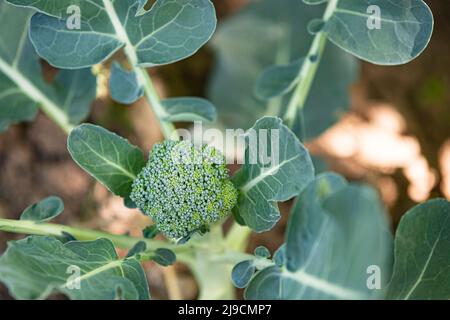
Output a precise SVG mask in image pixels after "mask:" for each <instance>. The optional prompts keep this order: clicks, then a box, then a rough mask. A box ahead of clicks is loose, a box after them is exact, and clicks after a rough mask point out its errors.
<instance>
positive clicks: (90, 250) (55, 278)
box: [0, 236, 150, 300]
mask: <svg viewBox="0 0 450 320" xmlns="http://www.w3.org/2000/svg"><path fill="white" fill-rule="evenodd" d="M78 272H79V273H78ZM0 280H1V281H2V282H3V283H5V284H6V286H7V287H8V288H9V290H10V293H11V294H12V296H13V297H15V298H16V299H44V298H46V297H48V296H49V295H50V294H52V293H54V292H60V293H63V294H65V295H67V296H68V297H69V298H71V299H79V300H81V299H82V300H89V299H90V300H94V299H95V300H109V299H116V298H121V299H127V300H128V299H130V300H137V299H144V300H147V299H149V298H150V294H149V291H148V286H147V279H146V277H145V273H144V270H143V269H142V266H141V265H140V262H139V261H138V260H137V259H136V258H135V257H128V258H125V259H120V258H119V257H118V256H117V253H116V251H115V249H114V246H113V244H112V242H111V241H110V240H107V239H98V240H95V241H86V242H81V241H70V242H67V243H65V244H63V243H62V242H60V241H59V240H56V239H55V238H52V237H44V236H30V237H28V238H26V239H23V240H19V241H12V242H9V243H8V249H7V250H6V252H5V254H3V256H2V257H1V258H0ZM118 295H119V296H118Z"/></svg>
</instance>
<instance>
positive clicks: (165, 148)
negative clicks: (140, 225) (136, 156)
mask: <svg viewBox="0 0 450 320" xmlns="http://www.w3.org/2000/svg"><path fill="white" fill-rule="evenodd" d="M130 198H131V199H132V200H133V201H134V203H135V204H136V206H137V207H138V208H139V209H141V210H142V211H143V212H144V214H146V215H149V216H150V217H151V218H152V219H153V221H154V222H155V223H156V226H157V228H158V230H159V231H161V232H162V233H163V234H164V235H165V236H166V237H169V238H173V239H180V238H186V237H189V236H190V235H191V234H192V233H194V232H196V231H199V230H203V229H205V228H207V227H208V226H209V225H210V224H211V223H213V222H216V221H218V220H220V219H222V218H224V217H225V216H227V214H228V213H229V212H230V210H231V209H232V208H233V207H234V206H235V205H236V201H237V190H236V189H235V187H234V185H233V184H232V183H231V181H230V180H229V173H228V169H227V167H226V164H225V159H224V156H223V155H222V154H221V153H220V152H219V151H218V150H217V149H215V148H213V147H210V146H207V145H203V146H196V145H194V144H192V143H191V142H188V141H181V142H179V141H165V142H163V143H159V144H156V145H155V146H154V147H153V149H152V151H151V153H150V156H149V160H148V163H147V165H146V166H145V167H144V169H143V170H142V171H141V173H140V174H139V175H138V177H137V178H136V180H135V181H134V182H133V187H132V192H131V195H130Z"/></svg>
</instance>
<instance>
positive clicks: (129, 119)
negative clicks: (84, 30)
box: [0, 0, 450, 299]
mask: <svg viewBox="0 0 450 320" xmlns="http://www.w3.org/2000/svg"><path fill="white" fill-rule="evenodd" d="M214 2H215V6H216V9H217V12H218V16H219V30H220V28H221V27H220V24H222V23H226V21H228V20H229V19H230V18H232V17H234V16H235V15H236V14H238V13H239V12H241V10H243V9H245V7H246V6H247V3H248V2H249V1H248V0H219V1H214ZM426 2H427V3H428V4H429V6H430V7H431V9H432V11H433V13H434V17H435V30H434V34H433V38H432V40H431V43H430V46H429V47H428V48H427V49H426V50H425V52H424V53H423V54H422V55H421V56H420V57H419V58H418V59H416V60H414V61H413V62H411V63H409V64H407V65H404V66H397V67H382V66H374V65H371V64H368V63H361V65H360V70H359V75H358V79H357V81H356V82H355V83H354V84H353V85H352V86H351V88H350V89H349V90H350V97H351V108H350V110H349V111H348V112H346V113H345V114H344V115H343V116H342V117H341V118H340V120H339V121H338V122H337V123H336V124H334V125H333V126H332V127H331V128H329V129H328V130H327V131H325V132H324V133H323V134H321V135H320V136H319V137H317V138H314V139H308V141H307V146H308V148H309V150H310V151H311V152H312V154H313V155H314V156H317V157H319V158H321V159H322V165H324V166H325V165H326V167H327V168H328V169H329V170H334V171H337V172H339V173H341V174H343V175H344V176H345V177H347V178H348V179H349V180H352V181H361V182H366V183H369V184H371V185H373V186H375V187H376V188H377V189H378V190H379V192H380V195H381V198H382V199H383V201H384V204H385V206H386V208H387V211H388V212H389V214H390V215H391V218H392V222H393V228H395V226H396V225H397V224H398V222H399V219H400V218H401V216H402V214H404V213H405V212H406V211H407V210H408V209H409V208H411V207H413V206H414V205H415V204H416V203H418V202H422V201H425V200H427V199H429V198H436V197H444V198H447V199H450V90H449V88H450V41H449V35H450V20H449V19H448V17H449V16H450V1H445V0H427V1H426ZM262 40H263V39H262ZM214 42H215V40H214V39H213V41H212V45H209V46H206V47H204V48H203V49H201V50H200V51H199V53H198V54H196V55H194V56H193V57H191V58H189V59H186V60H184V61H181V62H178V63H175V64H173V65H170V66H163V67H158V68H155V69H152V70H150V73H151V75H152V78H153V79H154V81H155V83H156V85H157V87H158V89H159V91H160V93H161V95H162V96H184V95H189V96H204V97H208V96H209V94H208V92H210V90H211V81H212V80H211V79H212V78H213V77H214V76H213V74H214V70H216V67H215V65H217V59H218V55H217V50H216V51H215V50H214V48H213V47H214ZM42 63H43V65H44V66H45V73H46V75H47V76H48V77H49V78H51V77H52V76H53V75H54V74H55V72H56V71H55V70H53V69H52V68H51V67H49V66H48V65H46V64H45V63H44V62H42ZM96 72H98V73H99V77H98V79H99V80H98V81H99V90H98V99H97V101H96V102H95V104H94V106H93V109H92V114H91V116H90V118H89V121H90V122H94V123H97V124H100V125H102V126H104V127H106V128H108V129H109V130H112V131H115V132H117V133H119V134H121V135H122V136H125V137H127V138H128V139H129V140H130V141H131V142H132V143H135V144H137V145H139V146H141V147H142V148H144V150H146V151H147V150H149V149H150V148H151V146H152V144H153V143H154V142H156V141H159V140H161V139H162V136H161V135H160V133H159V129H158V124H157V122H156V121H155V119H154V117H153V114H152V112H151V110H150V108H149V107H148V105H146V104H145V102H143V101H138V102H137V103H136V104H135V105H133V106H122V105H118V104H115V103H114V102H113V101H111V99H110V98H109V94H108V92H107V85H106V84H107V81H108V71H107V70H106V69H105V70H102V69H100V68H97V70H96ZM230 94H232V93H230ZM221 111H222V110H220V109H219V113H220V112H221ZM254 120H256V118H255V119H254ZM65 140H66V136H65V134H64V133H63V132H62V131H61V130H60V129H59V128H58V127H57V126H56V125H54V124H53V123H52V122H51V121H50V120H48V119H47V118H46V117H45V116H43V115H39V117H38V118H37V120H36V121H35V122H33V123H29V124H20V125H16V126H12V127H11V128H10V129H9V130H8V131H7V132H6V133H4V134H2V135H0V218H11V219H15V218H18V217H19V215H20V213H21V212H22V210H23V209H24V208H26V207H27V206H28V205H30V204H31V203H33V202H36V201H38V200H40V199H42V198H43V197H46V196H48V195H57V196H60V197H61V198H62V199H63V200H64V202H65V208H66V210H65V212H64V214H62V215H61V216H59V217H58V218H57V221H56V222H58V223H63V224H71V225H82V226H86V227H90V228H98V229H103V230H107V231H110V232H114V233H126V232H130V233H131V234H132V235H136V236H140V234H141V230H142V228H143V227H145V226H146V225H148V224H149V220H148V219H147V218H146V217H144V216H143V215H142V214H140V213H139V212H137V211H136V210H130V209H126V208H125V207H124V206H123V204H122V199H120V198H116V197H114V196H111V194H109V192H107V190H106V189H105V188H104V187H103V186H101V185H100V184H98V183H96V182H95V181H94V180H93V179H91V178H90V177H89V176H88V175H87V174H86V173H84V172H83V171H82V170H81V169H79V168H78V167H77V166H76V164H75V163H74V162H73V161H72V160H71V158H70V156H69V154H68V152H67V151H66V141H65ZM231 169H232V170H235V169H236V168H231ZM280 206H281V208H282V211H284V212H287V211H288V210H289V207H290V203H286V204H281V205H280ZM286 218H287V215H286V214H285V215H283V220H282V222H281V223H279V224H278V225H277V227H276V228H275V229H274V230H272V231H271V232H269V233H264V234H260V235H255V236H253V237H252V239H251V243H250V247H249V249H250V250H251V249H252V248H254V247H255V246H256V244H258V245H264V246H266V247H268V248H271V249H274V248H277V247H278V246H279V244H280V243H281V242H282V240H283V233H284V226H285V222H286ZM17 238H20V236H19V235H11V234H5V233H0V252H3V251H4V250H5V248H6V242H7V241H8V240H11V239H17ZM146 272H147V275H148V279H149V283H150V288H151V293H152V295H153V297H154V298H156V299H167V298H188V299H193V298H195V297H196V294H197V292H196V286H195V282H194V280H193V279H192V277H191V275H190V274H189V271H188V270H186V269H185V268H184V267H183V266H176V267H175V268H172V269H169V271H163V270H162V268H160V267H158V266H156V265H153V264H152V263H148V265H146ZM174 274H176V276H175V275H174ZM174 280H176V282H174ZM0 299H9V296H8V294H7V291H6V290H5V288H4V287H1V285H0Z"/></svg>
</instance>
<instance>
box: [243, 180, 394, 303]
mask: <svg viewBox="0 0 450 320" xmlns="http://www.w3.org/2000/svg"><path fill="white" fill-rule="evenodd" d="M388 229H389V228H388V223H387V219H386V215H385V212H384V210H383V208H382V206H381V203H380V201H379V199H378V196H377V194H376V193H375V191H374V190H372V189H370V188H369V187H364V186H356V185H348V184H347V183H346V182H345V180H344V179H343V178H341V177H339V176H337V175H334V174H323V175H320V176H318V177H317V179H316V180H315V181H314V182H312V183H311V184H310V185H309V186H308V187H307V188H306V189H305V190H304V191H303V192H302V193H301V195H300V197H299V198H298V199H297V202H296V204H295V206H294V208H293V210H292V215H291V217H290V220H289V223H288V230H287V233H286V246H284V247H282V250H279V252H278V253H277V255H278V256H279V257H278V258H277V259H275V258H274V260H277V263H276V264H275V263H274V264H272V265H271V266H267V267H265V268H263V270H261V271H260V272H259V273H257V274H256V275H255V276H254V277H253V278H252V280H251V281H250V284H249V286H248V287H247V289H246V292H245V296H246V298H248V299H302V300H303V299H369V298H377V297H379V296H380V294H381V292H382V291H381V290H376V289H375V290H371V289H369V287H368V286H367V281H368V278H369V276H370V274H368V271H367V270H368V268H369V267H370V266H377V267H379V268H380V270H381V279H380V280H381V283H382V285H384V283H386V282H387V280H388V279H389V276H390V257H391V254H392V240H391V235H390V233H389V230H388ZM281 255H282V256H283V258H282V259H281V258H280V256H281ZM280 264H281V265H280Z"/></svg>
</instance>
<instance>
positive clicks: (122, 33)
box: [103, 0, 178, 139]
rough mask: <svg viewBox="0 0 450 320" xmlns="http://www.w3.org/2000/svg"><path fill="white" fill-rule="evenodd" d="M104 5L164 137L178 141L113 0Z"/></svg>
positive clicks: (106, 1)
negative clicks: (139, 62) (140, 65)
mask: <svg viewBox="0 0 450 320" xmlns="http://www.w3.org/2000/svg"><path fill="white" fill-rule="evenodd" d="M103 5H104V6H105V10H106V12H107V13H108V16H109V18H110V20H111V23H112V25H113V27H114V30H115V32H116V34H117V37H118V38H119V39H120V40H121V41H122V42H123V43H124V44H125V47H124V52H125V55H126V56H127V59H128V61H129V63H130V65H131V66H132V68H133V71H134V72H135V73H136V74H137V77H138V80H139V83H140V84H141V85H142V86H143V88H144V91H145V96H146V97H147V100H148V101H149V102H150V105H151V106H152V108H153V111H154V113H155V115H156V117H157V118H158V121H159V124H160V126H161V131H162V133H163V134H164V137H165V138H166V139H178V137H177V135H176V134H175V126H174V125H173V124H172V123H171V122H169V121H166V120H164V119H165V117H166V113H165V111H164V108H163V106H162V105H161V100H160V98H159V95H158V93H157V92H156V89H155V87H154V86H153V83H152V80H151V78H150V76H149V75H148V73H147V71H146V70H145V69H144V68H141V67H139V66H138V57H137V53H136V51H135V49H134V46H133V44H132V43H131V41H130V39H129V37H128V34H127V32H126V30H125V29H124V27H123V24H122V22H121V21H120V19H119V17H118V15H117V13H116V10H115V9H114V5H113V4H112V2H111V0H103Z"/></svg>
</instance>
